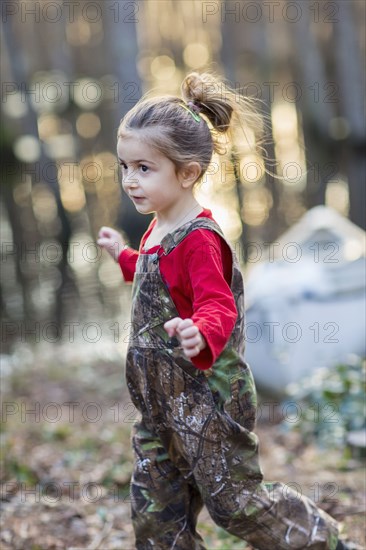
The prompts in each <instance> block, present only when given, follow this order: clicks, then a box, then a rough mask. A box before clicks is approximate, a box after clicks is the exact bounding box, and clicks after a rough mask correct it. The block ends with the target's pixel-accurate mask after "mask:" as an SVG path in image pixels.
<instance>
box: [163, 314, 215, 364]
mask: <svg viewBox="0 0 366 550" xmlns="http://www.w3.org/2000/svg"><path fill="white" fill-rule="evenodd" d="M164 328H165V330H166V331H167V333H168V334H169V336H170V337H171V338H172V337H173V336H175V335H176V336H177V337H178V340H179V341H180V343H181V345H182V347H183V351H184V355H185V356H186V357H188V358H191V357H195V356H196V355H198V354H199V352H200V351H201V350H202V349H204V348H205V347H206V346H207V343H206V340H205V339H204V337H203V336H202V334H201V333H200V331H199V329H198V327H197V326H196V325H195V324H194V322H193V321H192V319H184V320H183V319H181V318H180V317H174V318H173V319H170V320H169V321H167V322H166V323H164Z"/></svg>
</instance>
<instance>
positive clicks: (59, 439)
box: [0, 350, 365, 550]
mask: <svg viewBox="0 0 366 550" xmlns="http://www.w3.org/2000/svg"><path fill="white" fill-rule="evenodd" d="M60 353H62V350H60V351H59V353H54V354H53V359H50V357H49V356H48V357H44V358H43V359H42V357H41V358H40V357H39V356H38V357H36V356H35V357H34V360H33V361H29V360H28V361H25V362H24V364H23V365H22V364H21V362H20V363H19V362H18V363H19V364H17V365H12V367H13V368H11V369H10V370H9V369H5V375H4V379H3V419H2V456H3V468H2V474H1V477H2V479H1V481H2V530H1V539H0V541H1V548H2V549H4V550H8V549H17V550H23V549H24V550H46V549H47V550H51V549H52V550H53V549H68V550H72V549H74V550H75V549H76V548H82V549H89V550H92V549H102V550H115V549H116V550H117V549H118V550H132V549H133V548H134V543H133V540H134V539H133V532H132V526H131V521H130V506H129V489H128V487H129V479H130V474H131V469H132V453H131V448H130V440H129V435H130V428H131V425H132V422H133V421H134V419H135V418H136V412H135V410H134V409H133V407H132V405H131V403H130V400H129V398H128V395H127V393H126V390H125V388H124V383H123V367H122V366H121V363H120V362H118V361H115V360H109V359H105V358H103V357H99V358H98V356H97V355H96V356H95V359H94V361H93V362H92V361H87V362H86V361H85V358H84V360H82V359H80V361H76V360H74V361H71V362H70V363H69V364H65V362H63V363H62V362H60V360H59V359H60ZM28 359H29V358H28ZM264 401H265V402H266V403H267V402H268V399H266V400H264V399H263V402H264ZM65 404H66V405H65ZM30 410H33V411H34V413H33V414H32V413H30V412H29V411H30ZM283 410H284V409H283V407H281V406H280V405H279V404H278V406H276V407H273V406H272V407H269V406H262V408H261V414H260V418H259V422H258V429H257V432H258V434H259V436H260V441H261V445H260V450H261V458H262V465H263V469H264V473H265V478H266V479H267V480H271V481H273V480H281V481H283V482H285V483H287V484H288V486H290V487H292V488H295V489H296V490H297V491H298V492H299V493H302V494H306V495H307V496H310V497H311V498H313V499H315V500H316V501H317V503H318V505H319V506H321V507H322V508H324V509H325V510H327V511H328V512H329V513H331V514H332V515H333V516H335V517H336V518H337V519H338V520H339V521H340V525H341V529H342V532H343V533H344V535H346V536H347V535H349V537H350V538H352V539H353V540H355V541H356V542H358V544H359V545H360V547H361V548H364V547H365V538H364V519H363V517H364V516H363V514H364V509H365V507H364V475H363V469H362V465H361V462H360V461H359V460H358V459H355V458H352V457H348V456H346V455H345V454H344V452H343V449H342V448H340V449H333V450H332V451H329V450H326V449H323V450H322V449H320V448H319V447H318V446H316V445H315V444H314V443H311V442H310V441H309V440H308V438H307V440H306V442H304V438H303V437H302V435H301V431H300V432H299V431H298V432H295V431H293V430H284V429H283V423H284V421H285V422H286V419H284V418H283V417H282V418H281V416H282V414H283ZM27 411H28V412H27ZM268 412H270V414H268ZM281 421H282V423H281ZM199 531H200V533H201V534H202V536H203V538H204V540H205V543H206V545H207V548H208V549H210V550H211V549H212V550H218V549H220V550H225V549H227V550H229V549H230V550H243V549H248V550H249V548H250V547H249V546H248V545H246V543H245V542H243V541H239V540H238V539H236V538H234V537H232V536H230V535H228V534H227V533H225V532H224V531H223V530H222V529H220V528H218V527H216V526H215V524H214V523H213V522H212V521H211V519H210V518H209V516H208V514H207V512H206V511H203V512H202V514H201V516H200V519H199Z"/></svg>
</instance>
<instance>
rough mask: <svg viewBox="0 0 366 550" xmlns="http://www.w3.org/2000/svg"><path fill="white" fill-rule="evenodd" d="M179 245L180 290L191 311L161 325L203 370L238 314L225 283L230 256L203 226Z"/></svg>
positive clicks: (229, 271) (217, 350)
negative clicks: (189, 302) (181, 288)
mask: <svg viewBox="0 0 366 550" xmlns="http://www.w3.org/2000/svg"><path fill="white" fill-rule="evenodd" d="M180 247H181V255H180V258H179V263H180V262H182V264H181V270H182V273H184V277H182V282H183V281H187V284H186V286H185V288H184V289H183V291H184V293H185V294H186V295H187V296H189V297H190V299H191V300H192V310H193V311H192V314H191V316H190V318H185V319H181V318H180V317H175V318H174V319H170V320H169V321H168V322H167V323H166V324H165V328H166V330H167V332H168V334H169V335H170V336H172V335H176V336H177V337H178V339H179V340H180V342H181V345H182V346H183V349H184V353H185V355H186V356H187V357H189V358H190V359H191V361H192V363H193V364H194V365H195V367H197V368H199V369H201V370H206V369H209V368H210V367H212V365H213V363H214V362H215V361H216V359H217V358H218V356H219V355H220V353H221V352H222V351H223V349H224V347H225V346H226V344H227V342H228V340H229V338H230V336H231V333H232V330H233V328H234V326H235V321H236V319H237V315H238V313H237V309H236V304H235V300H234V296H233V294H232V292H231V289H230V284H229V281H230V280H231V270H232V256H231V252H230V250H229V247H228V246H227V244H226V243H224V242H223V241H222V240H221V237H220V236H219V235H217V234H215V233H212V232H211V231H209V230H205V229H203V230H201V229H199V230H196V231H193V232H192V233H191V234H190V235H188V237H187V238H186V239H184V241H183V242H182V243H181V244H180V245H179V247H178V248H180ZM178 248H177V250H178ZM177 259H178V258H177ZM188 323H189V324H188Z"/></svg>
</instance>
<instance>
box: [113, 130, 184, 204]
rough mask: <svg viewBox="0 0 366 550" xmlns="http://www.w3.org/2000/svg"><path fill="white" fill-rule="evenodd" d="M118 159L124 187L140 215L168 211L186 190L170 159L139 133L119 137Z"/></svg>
mask: <svg viewBox="0 0 366 550" xmlns="http://www.w3.org/2000/svg"><path fill="white" fill-rule="evenodd" d="M117 154H118V162H119V164H120V165H121V167H122V185H123V189H124V190H125V192H126V193H127V195H128V196H129V197H130V199H131V200H132V201H133V203H134V205H135V207H136V210H138V212H140V213H141V214H150V213H151V212H167V211H168V210H169V208H171V207H172V206H173V205H174V204H176V203H177V202H179V200H180V198H181V196H182V193H183V189H182V186H181V184H180V181H179V178H178V176H177V174H176V171H175V165H174V164H173V162H172V161H171V160H169V159H168V158H167V157H165V156H164V155H162V154H161V153H160V152H159V151H157V150H156V149H154V148H153V147H150V146H149V145H147V144H146V143H144V142H143V141H142V140H141V139H139V137H138V133H135V134H134V135H129V136H128V137H124V138H123V139H121V138H119V139H118V143H117Z"/></svg>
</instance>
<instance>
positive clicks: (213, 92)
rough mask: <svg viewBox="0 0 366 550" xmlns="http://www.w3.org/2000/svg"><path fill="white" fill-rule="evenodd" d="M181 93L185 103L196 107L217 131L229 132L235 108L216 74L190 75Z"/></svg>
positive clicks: (195, 73)
mask: <svg viewBox="0 0 366 550" xmlns="http://www.w3.org/2000/svg"><path fill="white" fill-rule="evenodd" d="M181 91H182V96H183V99H184V100H185V102H186V103H192V104H193V105H196V106H197V107H198V108H199V111H200V112H201V113H202V114H204V115H205V116H206V117H207V118H208V119H209V121H210V122H211V124H212V126H213V127H214V129H215V130H216V131H218V132H220V133H224V132H227V131H228V130H229V128H230V123H231V116H232V114H233V111H234V106H233V105H232V101H231V99H230V94H229V95H227V93H226V92H225V89H224V85H223V83H222V81H221V80H219V79H218V78H217V77H216V76H215V75H214V74H210V73H201V74H199V73H197V72H192V73H189V74H188V75H187V76H186V77H185V79H184V80H183V82H182V86H181Z"/></svg>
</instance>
